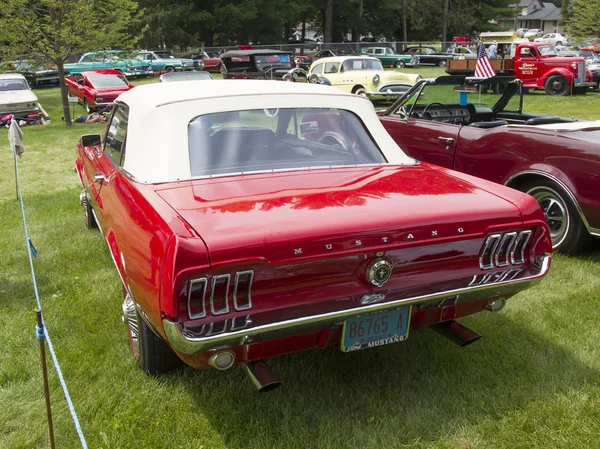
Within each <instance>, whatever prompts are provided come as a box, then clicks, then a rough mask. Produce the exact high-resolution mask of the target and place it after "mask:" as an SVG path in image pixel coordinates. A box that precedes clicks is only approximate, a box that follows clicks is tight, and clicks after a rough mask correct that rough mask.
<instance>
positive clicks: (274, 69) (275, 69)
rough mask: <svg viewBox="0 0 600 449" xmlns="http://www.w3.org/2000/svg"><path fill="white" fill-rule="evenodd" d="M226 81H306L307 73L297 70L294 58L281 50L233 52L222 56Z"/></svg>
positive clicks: (222, 67) (222, 68)
mask: <svg viewBox="0 0 600 449" xmlns="http://www.w3.org/2000/svg"><path fill="white" fill-rule="evenodd" d="M221 60H222V61H223V64H222V65H221V73H223V78H225V79H273V80H284V81H297V80H298V79H306V71H305V70H303V69H300V68H296V67H295V64H294V56H293V54H292V53H291V52H289V51H281V50H268V49H265V50H231V51H227V52H225V53H223V54H222V55H221Z"/></svg>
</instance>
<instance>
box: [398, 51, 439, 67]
mask: <svg viewBox="0 0 600 449" xmlns="http://www.w3.org/2000/svg"><path fill="white" fill-rule="evenodd" d="M402 53H406V54H409V55H416V56H418V57H419V64H433V65H437V66H439V67H446V60H447V59H448V55H447V54H444V53H441V52H440V51H439V50H437V49H436V48H433V47H407V48H405V49H404V51H403V52H402Z"/></svg>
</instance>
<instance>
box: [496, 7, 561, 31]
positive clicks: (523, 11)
mask: <svg viewBox="0 0 600 449" xmlns="http://www.w3.org/2000/svg"><path fill="white" fill-rule="evenodd" d="M512 7H513V8H514V9H515V13H516V14H515V17H513V18H506V19H500V20H498V22H497V23H498V26H499V27H500V28H504V29H517V28H528V29H533V28H539V29H540V30H542V31H543V32H544V33H562V32H564V23H563V22H562V16H561V14H560V8H559V7H557V6H556V5H555V4H554V3H545V2H542V0H520V1H519V3H516V4H514V5H512Z"/></svg>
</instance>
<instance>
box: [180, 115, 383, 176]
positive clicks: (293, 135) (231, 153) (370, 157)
mask: <svg viewBox="0 0 600 449" xmlns="http://www.w3.org/2000/svg"><path fill="white" fill-rule="evenodd" d="M188 148H189V156H190V170H191V174H192V176H209V175H219V174H227V173H243V172H253V171H268V170H282V169H302V168H308V167H329V166H344V165H362V164H379V163H385V162H387V161H386V160H385V158H384V157H383V155H382V153H381V151H380V150H379V148H378V147H377V146H376V144H375V142H374V141H373V139H372V138H371V135H370V134H369V133H368V131H367V130H366V128H365V126H364V124H363V123H362V122H361V120H360V119H359V118H358V117H357V116H356V115H354V114H353V113H351V112H349V111H346V110H342V109H321V108H318V109H313V108H311V109H307V108H306V109H305V108H286V109H255V110H247V111H233V112H222V113H215V114H206V115H201V116H199V117H196V118H195V119H194V120H192V121H191V122H190V123H189V125H188Z"/></svg>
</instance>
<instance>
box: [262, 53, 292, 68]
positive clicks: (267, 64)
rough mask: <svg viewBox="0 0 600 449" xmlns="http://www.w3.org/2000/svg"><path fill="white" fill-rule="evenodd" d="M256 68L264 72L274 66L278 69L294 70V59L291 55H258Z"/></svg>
mask: <svg viewBox="0 0 600 449" xmlns="http://www.w3.org/2000/svg"><path fill="white" fill-rule="evenodd" d="M254 61H255V62H256V67H258V69H259V70H260V71H261V72H263V71H265V70H267V69H269V68H271V67H273V66H274V65H276V66H277V67H284V68H288V69H291V68H292V59H291V58H290V55H287V54H285V55H256V56H255V57H254Z"/></svg>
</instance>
